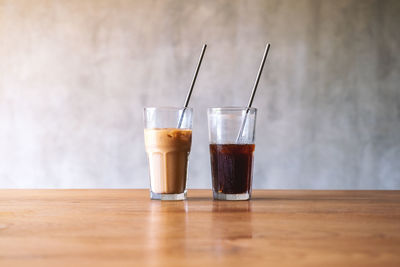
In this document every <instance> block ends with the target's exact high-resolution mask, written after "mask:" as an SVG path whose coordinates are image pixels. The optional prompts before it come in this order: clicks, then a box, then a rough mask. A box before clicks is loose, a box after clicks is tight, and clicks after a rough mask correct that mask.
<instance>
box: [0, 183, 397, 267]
mask: <svg viewBox="0 0 400 267" xmlns="http://www.w3.org/2000/svg"><path fill="white" fill-rule="evenodd" d="M148 195H149V194H148V191H147V190H0V266H30V267H31V266H75V267H78V266H128V265H129V266H148V265H149V266H245V267H249V266H267V265H269V266H323V267H326V266H400V191H276V190H263V191H255V192H253V200H251V201H240V202H231V201H229V202H228V201H212V199H211V192H210V191H209V190H190V191H189V193H188V196H189V198H188V200H187V201H174V202H160V201H156V200H153V201H151V200H149V196H148Z"/></svg>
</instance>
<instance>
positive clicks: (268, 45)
mask: <svg viewBox="0 0 400 267" xmlns="http://www.w3.org/2000/svg"><path fill="white" fill-rule="evenodd" d="M270 46H271V45H270V44H267V46H266V47H265V50H264V55H263V58H262V60H261V64H260V68H259V69H258V73H257V77H256V81H255V82H254V86H253V91H251V96H250V99H249V103H248V104H247V109H246V114H245V116H244V119H243V121H242V125H241V126H240V130H239V134H238V136H237V138H236V143H237V144H238V143H239V142H240V138H241V137H242V135H243V131H244V126H245V125H246V119H247V114H248V113H249V111H250V108H251V105H252V104H253V100H254V96H255V94H256V90H257V86H258V82H259V81H260V77H261V73H262V71H263V69H264V64H265V60H266V59H267V56H268V51H269V48H270Z"/></svg>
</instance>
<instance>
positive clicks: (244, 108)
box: [207, 107, 257, 112]
mask: <svg viewBox="0 0 400 267" xmlns="http://www.w3.org/2000/svg"><path fill="white" fill-rule="evenodd" d="M247 109H248V110H249V111H251V112H255V111H257V108H253V107H251V108H248V107H218V108H217V107H212V108H207V110H208V111H209V112H210V111H246V110H247Z"/></svg>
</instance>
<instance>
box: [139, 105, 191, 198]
mask: <svg viewBox="0 0 400 267" xmlns="http://www.w3.org/2000/svg"><path fill="white" fill-rule="evenodd" d="M192 115H193V110H192V109H191V108H183V107H149V108H145V109H144V140H145V148H146V153H147V159H148V163H149V173H150V198H151V199H159V200H183V199H186V180H187V167H188V157H189V153H190V148H191V144H192Z"/></svg>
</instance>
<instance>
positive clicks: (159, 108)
mask: <svg viewBox="0 0 400 267" xmlns="http://www.w3.org/2000/svg"><path fill="white" fill-rule="evenodd" d="M143 109H144V110H157V109H158V110H171V111H173V110H175V111H179V110H184V109H186V110H191V111H193V108H191V107H186V108H185V107H168V106H165V107H144V108H143Z"/></svg>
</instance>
